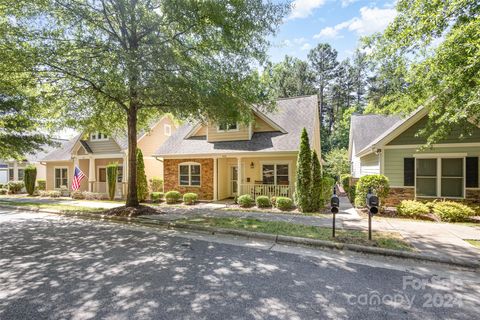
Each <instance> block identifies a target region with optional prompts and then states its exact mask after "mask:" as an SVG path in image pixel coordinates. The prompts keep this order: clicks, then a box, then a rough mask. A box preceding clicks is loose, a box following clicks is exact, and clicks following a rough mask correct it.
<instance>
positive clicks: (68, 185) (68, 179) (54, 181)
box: [53, 166, 70, 189]
mask: <svg viewBox="0 0 480 320" xmlns="http://www.w3.org/2000/svg"><path fill="white" fill-rule="evenodd" d="M57 169H67V188H68V189H70V169H69V168H68V167H65V166H61V167H53V188H54V189H60V188H61V187H62V186H60V187H58V188H57V186H56V184H57V175H56V174H57ZM61 180H63V179H61Z"/></svg>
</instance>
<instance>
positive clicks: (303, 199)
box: [295, 128, 312, 212]
mask: <svg viewBox="0 0 480 320" xmlns="http://www.w3.org/2000/svg"><path fill="white" fill-rule="evenodd" d="M311 180H312V155H311V151H310V142H309V140H308V133H307V130H306V129H305V128H303V131H302V137H301V140H300V151H299V152H298V159H297V181H296V182H295V202H296V203H297V206H298V207H299V209H300V211H302V212H308V211H309V210H310V209H311V208H310V187H311Z"/></svg>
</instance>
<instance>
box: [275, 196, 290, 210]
mask: <svg viewBox="0 0 480 320" xmlns="http://www.w3.org/2000/svg"><path fill="white" fill-rule="evenodd" d="M276 207H277V208H278V209H280V210H282V211H285V210H290V209H292V207H293V200H292V199H290V198H287V197H277V201H276Z"/></svg>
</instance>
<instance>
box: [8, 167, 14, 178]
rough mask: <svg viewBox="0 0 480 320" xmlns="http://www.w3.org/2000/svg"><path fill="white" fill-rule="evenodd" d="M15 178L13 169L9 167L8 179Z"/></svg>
mask: <svg viewBox="0 0 480 320" xmlns="http://www.w3.org/2000/svg"><path fill="white" fill-rule="evenodd" d="M14 178H15V177H14V172H13V169H12V168H10V169H8V180H9V181H13V179H14Z"/></svg>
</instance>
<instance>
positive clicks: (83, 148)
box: [42, 116, 176, 197]
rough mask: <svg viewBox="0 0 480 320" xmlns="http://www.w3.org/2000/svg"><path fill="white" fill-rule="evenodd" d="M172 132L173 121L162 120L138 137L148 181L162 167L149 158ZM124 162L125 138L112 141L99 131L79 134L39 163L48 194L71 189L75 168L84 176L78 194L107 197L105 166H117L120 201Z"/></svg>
mask: <svg viewBox="0 0 480 320" xmlns="http://www.w3.org/2000/svg"><path fill="white" fill-rule="evenodd" d="M175 130H176V124H175V123H174V121H173V120H172V118H171V117H170V116H164V117H162V118H161V119H160V120H159V121H158V122H156V123H155V124H154V125H153V126H152V127H151V128H150V130H149V131H147V132H145V133H142V134H139V137H138V145H137V147H138V148H139V149H141V150H142V153H143V156H144V162H145V173H146V175H147V179H151V178H152V177H160V178H161V177H162V176H163V166H162V163H161V162H159V161H157V160H155V158H154V157H153V156H152V154H153V152H154V151H155V150H156V149H158V147H159V146H160V145H161V144H162V143H163V142H164V141H165V140H167V138H168V137H170V135H172V134H173V133H174V132H175ZM127 158H128V143H127V138H126V137H118V136H116V137H111V136H108V135H106V134H104V133H102V132H101V131H99V132H91V133H82V134H79V135H77V136H76V137H74V138H73V139H70V140H68V141H65V142H64V143H63V144H62V146H61V147H60V148H57V149H55V150H53V151H52V152H50V153H49V154H47V155H46V156H45V157H44V158H43V159H42V163H44V164H45V166H46V180H47V190H54V189H59V188H69V189H70V188H71V182H72V178H73V170H74V167H75V166H78V167H79V168H80V170H82V171H83V173H84V174H85V175H86V178H85V179H84V180H83V181H82V182H81V186H80V191H90V192H99V193H106V192H107V171H106V166H107V165H108V164H110V163H118V165H119V171H118V182H119V183H118V184H117V196H118V197H123V195H125V194H126V191H127V178H128V177H127V167H128V166H127V165H126V164H127Z"/></svg>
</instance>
